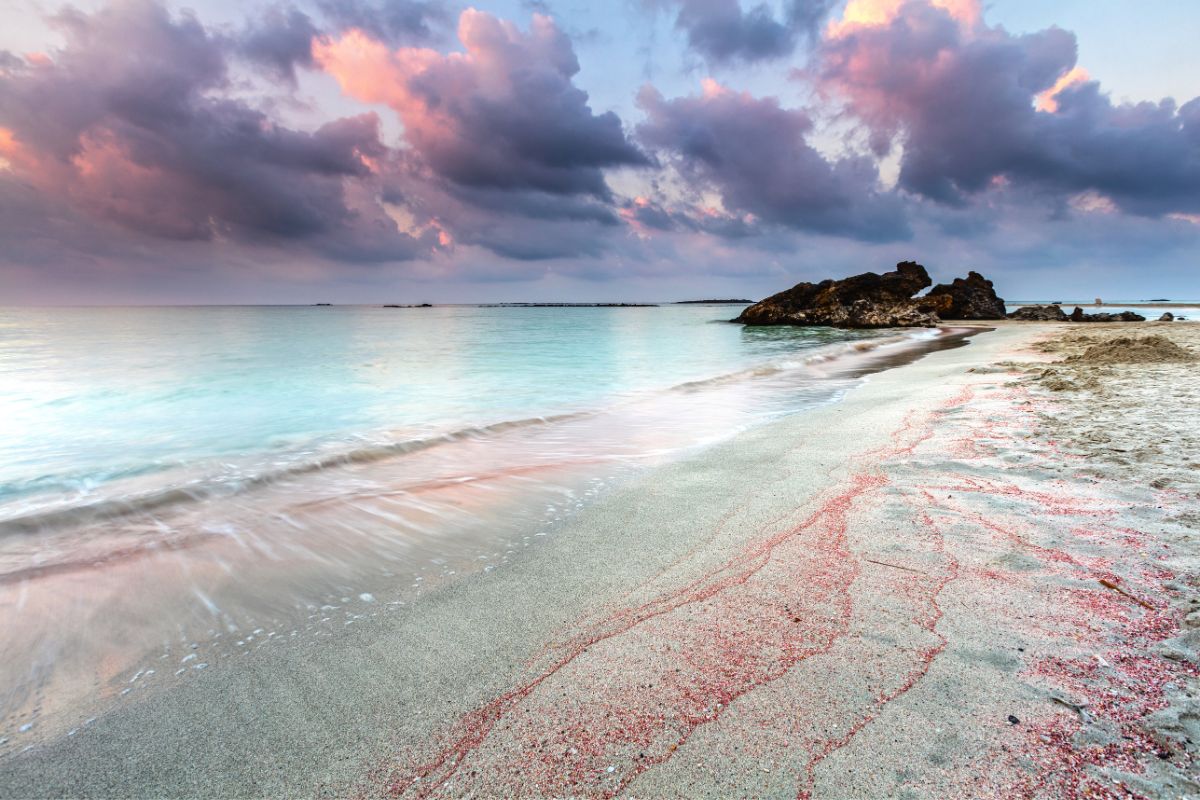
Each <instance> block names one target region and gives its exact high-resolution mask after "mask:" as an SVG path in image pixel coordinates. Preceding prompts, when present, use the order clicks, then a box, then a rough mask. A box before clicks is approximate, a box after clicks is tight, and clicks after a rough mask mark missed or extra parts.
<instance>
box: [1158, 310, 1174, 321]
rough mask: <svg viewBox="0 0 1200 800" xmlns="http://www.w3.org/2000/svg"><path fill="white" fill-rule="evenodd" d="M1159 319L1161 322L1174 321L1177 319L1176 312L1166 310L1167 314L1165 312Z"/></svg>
mask: <svg viewBox="0 0 1200 800" xmlns="http://www.w3.org/2000/svg"><path fill="white" fill-rule="evenodd" d="M1158 321H1159V322H1174V321H1175V315H1174V314H1172V313H1171V312H1170V311H1168V312H1166V313H1165V314H1163V315H1162V316H1161V317H1159V318H1158Z"/></svg>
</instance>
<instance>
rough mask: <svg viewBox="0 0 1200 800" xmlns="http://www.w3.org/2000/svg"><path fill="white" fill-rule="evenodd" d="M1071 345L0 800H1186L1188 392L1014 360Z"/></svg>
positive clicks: (842, 420)
mask: <svg viewBox="0 0 1200 800" xmlns="http://www.w3.org/2000/svg"><path fill="white" fill-rule="evenodd" d="M1150 327H1153V328H1154V329H1155V332H1158V329H1159V328H1163V329H1165V330H1166V333H1167V335H1169V336H1171V337H1172V338H1175V337H1180V340H1181V341H1183V340H1185V339H1186V340H1187V341H1186V342H1184V344H1185V345H1186V346H1188V347H1190V348H1192V349H1193V350H1194V351H1195V352H1197V353H1200V342H1197V341H1195V337H1194V336H1193V335H1192V333H1191V328H1185V327H1184V326H1182V325H1177V326H1174V327H1167V326H1138V329H1139V330H1141V329H1143V328H1145V329H1149V328H1150ZM1198 327H1200V326H1198ZM1132 329H1133V328H1132V327H1126V328H1122V329H1120V332H1126V333H1127V332H1128V331H1130V330H1132ZM1083 330H1084V329H1076V328H1069V327H1066V326H1061V325H1057V326H1056V325H1036V324H1029V325H1002V326H1001V327H1000V329H999V330H997V331H995V332H991V333H986V334H982V335H979V336H977V337H975V338H974V339H973V340H972V341H971V344H970V345H969V346H968V347H965V348H962V349H958V350H951V351H945V352H940V353H936V354H933V355H930V356H928V357H926V358H925V359H923V360H921V361H919V362H917V363H916V364H912V365H909V366H906V367H902V368H899V369H895V370H891V371H888V372H885V373H882V374H880V375H876V376H874V377H872V378H871V379H870V381H869V383H868V385H867V386H866V387H864V388H862V389H859V390H856V391H855V392H853V393H851V394H850V395H849V396H848V397H847V398H846V400H845V401H843V402H842V403H839V404H838V405H836V406H831V407H828V408H825V409H822V410H819V411H816V412H814V413H811V414H805V415H800V416H797V417H794V418H791V419H788V420H784V421H782V422H779V423H776V424H773V425H770V426H766V427H763V428H760V429H758V430H755V431H752V432H750V433H747V434H745V435H743V436H740V437H738V438H737V439H735V440H733V441H731V442H729V443H726V444H723V445H720V446H717V447H714V448H712V449H710V450H708V451H706V452H705V453H704V454H702V455H701V456H699V457H697V458H694V459H691V460H688V461H686V462H682V463H678V464H674V465H671V466H668V467H666V468H663V469H662V470H659V471H656V472H655V473H654V474H653V475H651V476H649V477H648V478H647V479H646V480H644V481H641V482H639V483H637V484H635V485H632V486H628V487H626V488H624V489H621V490H619V491H616V492H614V493H613V494H611V495H609V496H608V497H606V498H605V499H604V500H602V501H601V502H599V503H597V504H596V505H594V506H593V507H591V508H589V509H587V510H586V511H585V512H583V513H582V514H580V515H579V516H578V517H577V518H576V519H575V520H574V521H573V522H572V523H571V524H570V526H569V527H568V528H567V529H565V530H562V531H560V532H559V533H558V534H557V535H556V536H555V537H554V538H553V539H552V540H550V541H548V542H547V543H546V544H545V545H544V546H542V547H539V548H537V549H536V550H534V551H531V552H529V553H526V554H522V556H521V557H520V558H518V559H516V560H515V561H514V562H513V563H512V564H510V565H509V566H507V567H505V568H503V569H499V570H496V571H494V572H492V573H488V574H486V575H478V576H475V577H472V578H470V579H468V580H463V581H460V582H458V583H455V584H451V585H448V586H446V587H444V588H442V589H441V590H439V591H436V592H432V593H430V594H429V595H427V596H426V597H425V598H424V599H423V600H422V601H421V602H419V603H417V604H415V605H413V606H410V607H406V608H405V609H404V610H403V611H401V612H398V613H396V614H393V615H391V616H388V617H385V618H380V619H378V620H376V621H373V622H371V623H370V624H366V625H363V626H356V627H354V628H347V629H344V630H341V631H336V632H332V631H331V634H330V635H329V636H328V637H326V638H324V639H322V640H318V641H315V642H311V641H310V642H303V643H289V642H282V643H280V644H279V645H277V646H273V647H271V648H267V647H264V648H260V649H259V650H257V651H255V652H254V653H252V654H248V655H246V656H244V657H243V660H242V661H240V662H238V663H237V664H231V665H224V666H221V667H220V668H214V669H211V670H208V671H206V673H205V674H204V675H203V676H202V677H201V678H200V679H198V680H194V681H191V682H190V683H188V684H187V685H184V686H181V687H178V688H175V689H173V690H171V691H169V692H163V693H160V694H157V695H147V696H145V697H144V698H142V699H141V700H139V701H138V702H135V703H131V704H130V705H128V706H127V707H125V708H123V709H121V710H119V711H117V712H114V713H111V714H109V715H107V716H106V717H103V718H101V719H100V720H98V721H97V722H96V723H94V724H93V725H90V726H88V727H87V728H86V729H84V730H81V731H80V732H79V733H78V734H77V735H76V736H73V737H70V738H69V739H62V740H59V741H52V742H48V743H46V744H43V745H40V746H38V747H35V748H34V749H32V750H29V751H27V752H25V753H20V754H17V755H15V756H9V757H7V758H5V759H4V760H2V761H0V795H4V796H25V795H31V794H71V795H91V796H99V795H119V796H133V795H155V796H160V795H184V794H186V795H203V796H228V795H269V796H280V795H292V796H312V795H313V794H317V793H319V792H327V793H333V794H339V795H344V794H347V793H350V794H362V795H365V796H381V795H394V796H404V797H410V796H411V797H424V796H431V795H434V796H445V797H457V796H465V795H473V796H493V797H500V796H504V797H509V796H566V795H576V796H612V795H616V794H622V795H627V796H635V797H735V796H771V797H804V796H813V797H827V798H841V797H866V798H875V797H930V798H935V797H1023V796H1037V797H1074V796H1089V793H1090V794H1091V795H1093V796H1126V795H1127V794H1128V793H1132V794H1134V795H1135V796H1137V795H1142V796H1150V797H1179V796H1184V795H1186V794H1187V793H1197V791H1196V789H1195V786H1194V784H1192V783H1190V780H1194V779H1195V769H1194V766H1193V763H1192V759H1193V756H1194V752H1195V748H1194V746H1193V745H1192V744H1191V742H1190V741H1189V737H1190V739H1191V740H1194V741H1200V739H1197V738H1196V737H1197V735H1200V731H1197V730H1196V727H1197V722H1196V721H1197V720H1198V719H1200V716H1198V715H1200V711H1197V710H1196V709H1195V708H1194V703H1195V701H1194V700H1193V699H1192V698H1191V697H1189V696H1188V695H1189V694H1191V695H1194V694H1196V685H1195V683H1196V682H1195V677H1196V674H1197V669H1196V659H1195V655H1194V653H1193V651H1192V649H1191V644H1192V643H1191V641H1190V636H1191V634H1190V633H1189V634H1187V635H1183V634H1182V632H1183V631H1190V630H1191V628H1189V627H1186V623H1185V620H1184V615H1185V614H1186V613H1187V612H1188V611H1190V610H1191V608H1192V605H1193V604H1194V605H1195V606H1196V607H1200V595H1197V593H1196V591H1195V588H1196V583H1195V575H1196V568H1197V565H1196V562H1195V555H1196V547H1195V545H1194V540H1195V537H1196V536H1197V534H1198V533H1200V531H1197V529H1196V528H1197V524H1198V523H1197V510H1198V507H1197V494H1196V493H1197V488H1198V487H1197V485H1196V480H1197V479H1196V473H1195V467H1194V464H1193V461H1194V455H1195V454H1196V453H1197V449H1196V446H1195V445H1196V441H1195V439H1196V438H1197V437H1198V436H1200V426H1197V425H1195V424H1194V422H1195V416H1194V415H1195V412H1194V411H1193V410H1192V407H1194V406H1195V405H1196V403H1195V402H1194V400H1195V398H1196V397H1197V394H1198V392H1197V379H1196V372H1195V370H1196V365H1195V364H1191V365H1189V364H1185V363H1180V364H1166V365H1155V366H1152V367H1138V366H1128V365H1118V366H1111V367H1110V366H1104V367H1102V369H1104V370H1106V372H1105V373H1104V374H1105V376H1106V377H1105V380H1103V381H1100V382H1094V383H1095V386H1094V388H1092V389H1079V388H1073V389H1071V390H1069V391H1068V390H1063V391H1051V390H1050V388H1049V386H1050V385H1053V386H1056V387H1058V388H1060V389H1061V388H1062V387H1061V385H1060V384H1061V383H1062V382H1063V379H1062V375H1063V374H1066V373H1068V372H1069V373H1070V380H1072V381H1073V382H1076V383H1087V376H1088V375H1089V374H1093V373H1091V372H1089V370H1094V369H1097V367H1095V366H1093V365H1089V364H1086V363H1082V362H1081V363H1079V364H1077V365H1074V366H1069V367H1054V368H1053V370H1054V375H1048V374H1047V373H1046V369H1045V367H1043V366H1034V367H1024V366H1014V364H1023V363H1026V362H1031V361H1044V360H1045V359H1047V358H1049V357H1057V356H1058V355H1059V354H1058V353H1048V352H1046V350H1045V349H1044V348H1043V349H1040V350H1038V349H1033V348H1032V345H1033V344H1034V340H1035V339H1036V338H1037V337H1040V336H1052V337H1061V336H1062V335H1063V334H1064V333H1067V332H1070V333H1071V335H1075V334H1076V333H1077V332H1078V331H1083ZM1115 333H1116V332H1113V331H1112V330H1110V329H1109V328H1108V327H1107V326H1094V327H1089V328H1087V329H1086V335H1087V336H1094V337H1104V336H1109V335H1115ZM1086 345H1087V343H1080V342H1076V343H1070V344H1068V345H1066V346H1067V347H1071V348H1082V347H1084V346H1086ZM1072 352H1074V351H1072ZM1068 354H1069V353H1068ZM1001 362H1002V363H1005V364H1006V365H1007V366H1004V367H995V366H991V365H993V364H996V363H1001ZM1055 375H1057V376H1058V377H1059V379H1058V381H1055V380H1054V379H1053V378H1054V376H1055ZM1189 419H1190V420H1192V421H1193V422H1192V424H1191V425H1190V427H1189V426H1188V423H1187V420H1189ZM1184 429H1186V430H1184ZM1105 437H1107V438H1105ZM1148 440H1153V444H1149V443H1148ZM1114 587H1115V588H1114ZM1194 600H1195V601H1196V602H1193V601H1194ZM1189 619H1191V618H1189ZM1181 626H1183V627H1181ZM1198 794H1200V793H1198Z"/></svg>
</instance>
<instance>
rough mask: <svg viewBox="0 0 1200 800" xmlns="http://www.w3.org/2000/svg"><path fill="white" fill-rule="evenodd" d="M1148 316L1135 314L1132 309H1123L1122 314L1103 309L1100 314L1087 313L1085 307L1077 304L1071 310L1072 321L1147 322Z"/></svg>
mask: <svg viewBox="0 0 1200 800" xmlns="http://www.w3.org/2000/svg"><path fill="white" fill-rule="evenodd" d="M1145 321H1146V318H1145V317H1143V316H1142V315H1141V314H1135V313H1133V312H1132V311H1122V312H1121V313H1120V314H1112V313H1110V312H1108V311H1102V312H1100V313H1099V314H1085V313H1083V309H1082V308H1080V307H1079V306H1075V310H1074V311H1072V312H1071V322H1145Z"/></svg>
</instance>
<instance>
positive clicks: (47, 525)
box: [0, 329, 943, 537]
mask: <svg viewBox="0 0 1200 800" xmlns="http://www.w3.org/2000/svg"><path fill="white" fill-rule="evenodd" d="M942 334H943V332H942V331H940V330H938V329H922V330H920V331H907V332H905V333H899V334H885V335H879V336H874V337H872V338H866V339H860V340H856V341H850V342H839V343H831V344H826V345H821V346H819V347H815V348H813V349H812V350H809V351H807V352H806V353H805V354H803V355H802V356H799V357H797V356H798V355H799V354H793V355H791V356H789V357H787V358H782V359H777V360H774V361H770V362H766V363H763V364H759V365H756V366H753V367H750V368H747V369H742V370H738V371H735V372H731V373H726V374H723V375H716V376H712V377H709V378H702V379H699V380H693V381H685V382H682V383H679V384H675V385H673V386H669V387H665V388H660V389H656V390H651V391H648V392H643V393H639V394H637V395H634V396H627V397H625V398H622V399H620V400H617V401H616V402H615V404H614V405H611V406H608V407H605V408H601V409H592V410H585V411H572V412H568V413H560V414H553V415H546V416H533V417H526V418H522V419H514V420H503V421H499V422H495V423H491V424H486V425H469V426H465V427H462V428H459V429H457V430H453V431H448V432H445V433H440V434H435V435H430V436H423V437H417V438H406V439H400V440H395V441H371V442H368V443H367V444H365V445H364V444H361V443H358V444H354V445H350V446H345V445H343V446H342V448H341V449H338V450H334V451H332V452H323V453H316V454H313V453H308V452H306V453H303V454H301V455H298V456H295V461H293V462H292V463H285V464H283V465H282V466H280V465H279V464H278V463H277V462H276V463H274V464H272V465H271V466H270V467H266V468H263V469H260V470H257V471H251V472H250V473H249V474H245V473H242V472H227V473H225V474H219V475H213V476H204V477H195V478H190V479H188V480H185V481H183V482H182V483H176V484H173V485H168V486H162V487H157V488H153V489H149V490H145V491H135V492H129V493H126V494H121V495H116V496H110V497H101V498H95V499H92V498H87V499H75V498H72V499H69V500H65V501H62V502H60V503H59V504H57V505H53V506H50V507H42V508H36V509H33V510H23V511H21V512H18V513H17V514H14V515H13V516H10V517H8V518H4V519H0V537H3V536H11V535H30V534H36V533H39V532H47V531H58V530H63V529H66V528H71V527H78V526H83V525H88V524H92V523H97V522H103V521H109V520H115V519H120V518H125V517H132V516H137V515H140V514H147V513H150V512H155V511H160V510H163V509H166V508H169V507H173V506H177V505H182V504H187V503H195V502H202V501H205V500H211V499H214V498H221V497H232V496H235V495H239V494H242V493H245V492H249V491H253V490H255V489H259V488H263V487H267V486H270V485H271V484H275V483H278V482H280V481H284V480H287V479H291V478H297V477H301V476H304V475H309V474H314V473H319V472H322V471H325V470H330V469H337V468H339V467H345V466H352V465H358V464H370V463H373V462H379V461H384V460H387V459H391V458H396V457H402V456H405V455H410V454H413V453H417V452H420V451H424V450H428V449H430V448H434V447H439V446H443V445H447V444H452V443H455V442H461V441H464V440H478V439H481V438H487V437H490V436H496V435H498V434H503V433H507V432H511V431H515V430H520V429H524V428H531V427H537V426H548V425H555V424H561V423H564V422H570V421H574V420H581V419H585V418H588V417H593V416H597V415H600V414H603V413H606V412H611V411H614V410H615V409H616V408H618V407H620V406H623V405H629V404H634V403H638V402H645V401H647V400H651V401H652V400H653V398H654V397H655V396H662V395H663V394H672V393H695V392H701V391H704V390H706V389H712V388H715V387H720V386H724V385H729V384H736V383H739V382H744V381H752V380H756V379H761V378H770V377H775V376H780V375H783V374H786V373H790V372H796V371H803V370H813V369H814V368H817V367H820V368H821V370H820V373H821V374H818V373H817V372H813V377H814V378H820V377H824V373H828V372H829V371H830V370H831V368H836V366H837V365H838V364H839V363H840V362H843V361H849V360H852V359H861V358H862V357H863V356H869V355H871V354H875V353H876V352H877V351H881V350H886V349H889V348H891V349H904V348H905V347H906V346H912V345H918V344H921V343H923V342H929V341H931V340H933V339H936V338H937V337H938V336H941V335H942Z"/></svg>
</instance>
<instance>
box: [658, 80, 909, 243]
mask: <svg viewBox="0 0 1200 800" xmlns="http://www.w3.org/2000/svg"><path fill="white" fill-rule="evenodd" d="M638 104H639V106H640V107H641V108H642V110H643V111H645V113H646V121H645V122H643V123H642V124H641V125H639V126H638V129H637V133H638V138H639V140H640V141H642V142H643V143H644V144H645V145H646V146H647V147H650V148H652V149H654V150H656V151H658V152H660V153H661V154H662V155H663V157H664V158H666V159H668V160H670V161H672V163H674V164H675V165H676V166H677V167H678V169H679V170H680V172H681V174H682V175H683V176H684V177H685V178H686V179H688V180H689V181H691V182H692V183H693V184H694V185H697V186H698V187H702V188H703V187H707V188H711V189H712V190H715V191H716V192H718V193H719V194H720V196H721V200H722V204H723V205H724V208H725V210H726V211H727V212H730V213H731V214H734V215H740V214H743V213H749V214H752V215H754V216H755V217H757V218H758V219H759V220H761V221H762V222H764V223H770V224H774V225H782V226H785V227H788V228H793V229H796V230H803V231H810V232H815V233H823V234H836V235H843V236H850V237H853V238H858V239H864V240H874V241H887V240H894V239H903V238H905V237H907V236H908V235H909V229H908V226H907V223H906V222H905V219H904V213H903V209H902V208H901V205H900V202H899V200H898V198H896V197H895V196H893V195H890V194H886V193H882V192H880V191H879V190H878V188H877V184H878V171H877V169H876V166H875V163H874V162H873V161H872V160H870V159H868V158H862V157H847V158H842V159H838V160H832V161H831V160H827V159H826V158H825V157H824V156H822V155H821V154H820V153H819V152H818V151H817V150H816V149H814V148H813V147H812V146H811V145H809V144H808V142H807V141H806V136H807V135H808V134H809V132H810V131H811V130H812V121H811V120H810V118H809V117H808V115H807V114H805V113H804V112H803V111H799V110H794V109H786V108H783V107H781V106H780V105H779V103H778V101H777V100H775V99H773V98H757V97H752V96H751V95H749V94H746V93H737V92H732V91H729V90H727V89H724V88H721V87H719V86H717V85H716V84H714V83H712V82H708V83H707V84H706V85H705V90H704V93H703V94H702V95H701V96H692V97H681V98H677V99H674V100H667V99H665V98H663V96H662V95H661V94H659V93H658V92H657V91H656V90H654V89H652V88H649V87H648V88H646V89H643V90H642V92H641V93H640V94H639V96H638Z"/></svg>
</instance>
